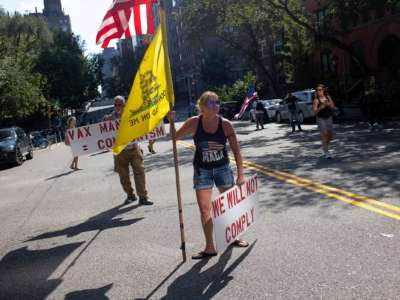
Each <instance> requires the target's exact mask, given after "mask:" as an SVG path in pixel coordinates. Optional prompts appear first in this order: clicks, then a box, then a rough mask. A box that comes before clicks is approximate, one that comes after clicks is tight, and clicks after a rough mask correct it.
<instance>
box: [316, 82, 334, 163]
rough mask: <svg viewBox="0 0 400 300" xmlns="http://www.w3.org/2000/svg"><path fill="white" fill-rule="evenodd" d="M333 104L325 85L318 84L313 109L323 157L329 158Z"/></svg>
mask: <svg viewBox="0 0 400 300" xmlns="http://www.w3.org/2000/svg"><path fill="white" fill-rule="evenodd" d="M334 109H335V104H334V103H333V101H332V99H331V97H330V96H329V95H328V93H327V92H326V87H325V85H323V84H318V85H317V87H316V89H315V99H314V101H313V111H314V114H315V115H316V117H317V124H318V128H319V131H320V134H321V140H322V149H323V151H324V157H325V158H326V159H331V158H332V156H331V154H330V153H329V145H330V143H331V140H332V136H333V118H332V116H333V110H334Z"/></svg>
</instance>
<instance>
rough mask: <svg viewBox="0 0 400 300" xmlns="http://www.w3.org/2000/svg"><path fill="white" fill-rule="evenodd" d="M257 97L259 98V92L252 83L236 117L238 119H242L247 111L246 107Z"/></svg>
mask: <svg viewBox="0 0 400 300" xmlns="http://www.w3.org/2000/svg"><path fill="white" fill-rule="evenodd" d="M256 99H257V93H256V92H255V86H254V85H252V86H250V88H249V91H248V92H247V96H246V98H244V101H243V105H242V108H241V109H240V111H239V113H237V114H236V115H235V119H236V120H238V119H240V118H241V117H242V116H243V114H244V112H245V111H246V108H247V107H248V106H249V105H250V103H251V102H253V101H254V100H256Z"/></svg>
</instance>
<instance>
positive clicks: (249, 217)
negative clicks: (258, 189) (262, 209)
mask: <svg viewBox="0 0 400 300" xmlns="http://www.w3.org/2000/svg"><path fill="white" fill-rule="evenodd" d="M253 223H254V207H253V208H251V209H250V212H248V211H247V212H245V213H244V214H242V215H241V216H240V217H239V218H237V219H236V220H235V221H234V222H233V223H232V224H231V225H229V226H228V227H226V228H225V239H226V242H227V243H228V244H229V243H230V242H232V241H233V240H235V239H236V238H237V237H238V236H239V235H240V234H241V233H242V232H243V231H245V230H246V229H247V228H248V227H250V226H251V224H253Z"/></svg>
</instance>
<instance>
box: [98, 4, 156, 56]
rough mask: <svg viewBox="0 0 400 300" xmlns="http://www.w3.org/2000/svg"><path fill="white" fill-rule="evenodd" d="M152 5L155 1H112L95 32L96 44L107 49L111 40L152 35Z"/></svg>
mask: <svg viewBox="0 0 400 300" xmlns="http://www.w3.org/2000/svg"><path fill="white" fill-rule="evenodd" d="M152 3H157V0H113V3H112V5H111V7H110V8H109V9H108V11H107V13H106V15H105V16H104V18H103V22H102V23H101V26H100V29H99V31H98V32H97V36H96V44H97V45H101V47H102V48H107V47H108V44H109V43H110V41H111V40H112V39H120V38H131V37H132V36H134V35H142V34H152V33H154V22H153V13H152Z"/></svg>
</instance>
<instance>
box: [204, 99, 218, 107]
mask: <svg viewBox="0 0 400 300" xmlns="http://www.w3.org/2000/svg"><path fill="white" fill-rule="evenodd" d="M219 105H221V101H219V100H208V101H207V107H209V108H214V107H216V106H219Z"/></svg>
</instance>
